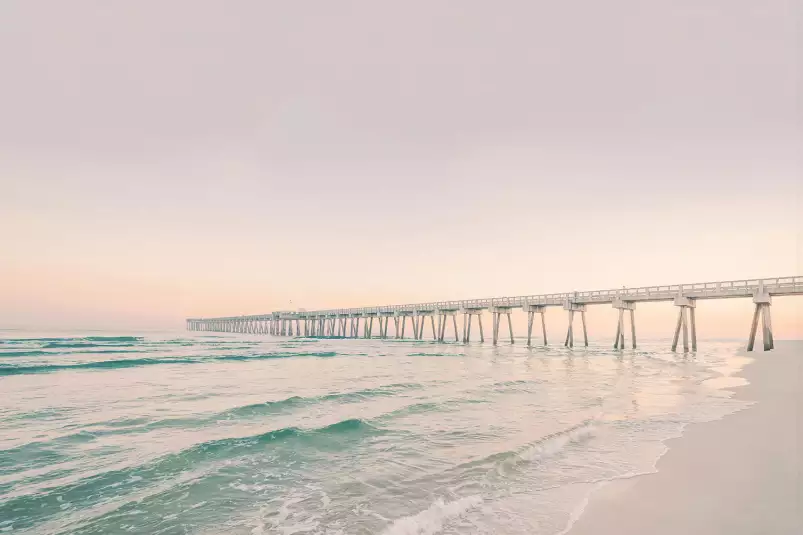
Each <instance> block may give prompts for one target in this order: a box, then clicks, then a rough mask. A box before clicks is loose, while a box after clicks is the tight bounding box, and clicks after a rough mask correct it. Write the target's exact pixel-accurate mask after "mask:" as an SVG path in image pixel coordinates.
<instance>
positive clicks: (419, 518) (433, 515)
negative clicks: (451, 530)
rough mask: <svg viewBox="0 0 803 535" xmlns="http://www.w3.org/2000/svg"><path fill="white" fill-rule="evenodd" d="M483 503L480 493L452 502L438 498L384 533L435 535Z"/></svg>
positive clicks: (397, 522) (395, 523)
mask: <svg viewBox="0 0 803 535" xmlns="http://www.w3.org/2000/svg"><path fill="white" fill-rule="evenodd" d="M481 503H482V498H481V497H480V496H478V495H474V496H466V497H464V498H460V499H457V500H454V501H451V502H445V501H444V500H443V499H442V498H438V499H437V500H435V502H433V504H432V505H430V506H429V507H428V508H427V509H424V510H423V511H421V512H420V513H417V514H414V515H410V516H405V517H402V518H399V519H397V520H395V521H394V522H393V524H391V525H390V526H389V527H388V528H387V529H385V530H384V531H383V532H382V534H383V535H434V534H435V533H438V532H440V531H442V530H443V527H444V525H445V524H446V523H447V522H448V521H449V520H452V519H454V518H457V517H459V516H461V515H463V514H465V513H466V512H468V511H469V510H470V509H472V508H474V507H477V506H478V505H480V504H481Z"/></svg>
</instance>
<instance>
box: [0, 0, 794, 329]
mask: <svg viewBox="0 0 803 535" xmlns="http://www.w3.org/2000/svg"><path fill="white" fill-rule="evenodd" d="M796 4H797V3H796V2H794V1H793V0H789V1H781V0H763V1H761V2H755V1H753V0H750V1H748V0H675V1H673V2H643V1H640V0H608V1H606V2H598V1H592V0H569V1H566V2H546V1H541V0H529V1H512V0H511V1H506V2H487V1H479V0H462V1H457V0H454V1H442V0H440V1H439V0H428V1H419V0H408V1H406V2H394V3H390V2H371V1H350V0H342V1H338V2H330V1H320V0H310V1H307V2H265V1H256V0H254V1H251V0H239V1H222V0H221V1H210V0H166V1H162V2H155V1H154V2H150V1H145V2H106V1H100V0H98V1H89V0H74V1H72V2H60V1H56V0H52V1H43V0H4V1H3V2H0V66H2V67H0V68H1V69H2V74H0V77H2V82H0V242H1V243H2V245H1V246H0V247H2V248H1V249H0V328H2V327H7V328H17V327H52V328H59V327H63V328H91V327H97V328H121V329H122V328H143V329H144V328H183V325H184V323H183V320H184V318H185V317H188V316H193V317H197V316H216V315H217V316H223V315H235V314H250V313H264V312H269V311H271V310H276V309H288V308H296V307H302V308H306V309H308V310H312V309H316V308H330V307H347V306H363V305H376V304H391V303H411V302H417V301H431V300H440V299H460V298H473V297H487V296H502V295H522V294H536V293H542V292H543V293H546V292H563V291H572V290H593V289H603V288H614V287H621V286H630V287H633V286H642V285H651V284H674V283H687V282H689V283H690V282H703V281H714V280H733V279H741V278H754V277H776V276H790V275H799V274H803V269H801V266H803V218H802V216H801V214H802V213H803V200H802V199H803V193H802V192H801V189H802V188H803V186H801V182H802V181H803V179H802V178H801V176H802V175H801V150H800V149H801V141H802V140H803V138H802V137H801V106H800V97H799V95H800V94H801V88H800V82H799V80H800V76H799V75H800V68H801V63H800V59H801V58H800V53H799V51H798V50H799V44H800V30H799V27H798V26H796V23H797V20H798V18H799V17H797V15H798V14H799V13H797V11H798V6H797V5H796ZM777 301H778V302H777V303H776V304H775V305H773V306H774V308H775V312H774V315H773V324H774V327H775V329H776V333H777V334H776V336H781V337H783V336H786V337H791V336H798V337H799V336H803V312H802V311H803V298H787V299H778V300H777ZM706 306H710V310H711V314H710V316H709V317H708V325H707V328H706V329H701V336H705V335H710V336H742V335H744V334H746V330H747V326H748V324H749V321H750V313H751V311H750V306H752V305H751V303H750V302H749V300H745V301H740V302H738V303H737V302H735V301H729V302H727V303H717V304H710V305H709V304H706ZM647 308H648V309H649V308H650V307H647ZM675 313H676V311H675V310H673V307H672V306H670V305H668V304H664V305H660V306H658V307H656V308H655V309H654V312H652V313H647V312H644V319H643V321H642V323H641V326H643V327H642V328H643V329H644V332H646V333H647V334H666V335H667V336H669V335H671V331H672V328H673V324H672V323H673V320H674V314H675ZM594 314H595V315H597V316H598V320H595V321H593V322H592V324H591V325H590V326H589V329H590V331H591V332H592V334H594V333H597V332H599V333H608V332H609V331H611V329H613V328H614V326H615V321H616V320H615V312H614V311H613V310H611V309H609V308H605V309H604V310H599V311H596V312H595V313H594ZM561 318H562V316H561ZM670 318H671V319H670ZM517 321H520V320H517ZM559 321H561V319H559V318H558V317H557V316H556V319H555V322H559ZM698 321H703V320H701V319H698Z"/></svg>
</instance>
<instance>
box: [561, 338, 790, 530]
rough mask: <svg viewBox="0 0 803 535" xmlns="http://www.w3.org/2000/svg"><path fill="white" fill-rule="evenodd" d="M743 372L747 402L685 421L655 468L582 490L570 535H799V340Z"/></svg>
mask: <svg viewBox="0 0 803 535" xmlns="http://www.w3.org/2000/svg"><path fill="white" fill-rule="evenodd" d="M745 355H749V356H751V357H752V358H754V359H755V360H754V362H752V363H750V364H748V365H747V366H746V368H745V369H744V370H743V371H742V375H743V376H744V377H745V378H746V379H747V380H748V381H749V383H750V384H749V385H746V386H743V387H735V388H733V389H732V390H733V391H734V392H736V394H735V395H736V397H738V398H740V399H745V400H749V401H754V402H756V403H755V404H754V405H752V406H751V407H749V408H747V409H745V410H742V411H740V412H737V413H735V414H732V415H729V416H726V417H725V418H724V419H722V420H718V421H714V422H709V423H703V424H691V425H689V426H688V427H687V428H686V430H685V432H684V434H683V436H682V437H680V438H677V439H674V440H671V441H669V442H668V444H667V445H668V446H669V451H668V452H667V453H666V454H665V455H664V456H663V457H662V458H661V459H660V460H659V461H658V466H657V468H658V472H657V473H655V474H649V475H644V476H638V477H635V478H633V479H629V480H621V481H616V482H613V483H610V484H607V485H605V486H603V487H601V488H600V489H599V490H597V491H596V492H594V493H593V494H592V495H591V498H590V500H589V503H588V505H587V507H586V509H585V511H584V512H583V514H582V515H581V516H580V518H579V519H578V520H577V522H576V523H575V524H574V525H573V526H572V528H571V529H570V530H569V532H568V533H569V535H608V534H611V535H612V534H616V535H629V534H640V535H641V534H647V533H649V534H653V535H655V534H672V535H677V534H693V535H707V534H728V535H743V534H744V535H747V534H750V535H753V534H762V535H764V534H767V535H773V534H783V535H787V534H789V535H792V534H803V472H801V470H803V341H778V342H776V349H775V350H773V351H770V352H766V353H765V352H762V351H756V352H754V353H745Z"/></svg>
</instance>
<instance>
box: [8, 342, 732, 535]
mask: <svg viewBox="0 0 803 535" xmlns="http://www.w3.org/2000/svg"><path fill="white" fill-rule="evenodd" d="M520 342H521V341H519V343H518V344H516V345H514V346H508V345H504V346H499V347H498V348H493V347H491V346H490V345H489V344H482V345H481V344H470V345H468V346H465V345H462V344H448V343H447V344H436V343H432V342H414V341H393V340H388V341H378V340H336V339H332V340H312V339H287V338H284V339H282V338H272V337H267V336H248V335H233V334H232V335H225V334H223V335H208V334H207V335H203V334H200V333H184V332H176V333H150V334H145V335H137V334H136V333H134V334H132V333H77V332H76V333H68V334H65V333H55V334H54V333H26V332H22V331H16V332H12V331H7V332H4V333H0V399H2V404H0V532H13V533H48V534H49V533H80V534H89V533H104V534H105V533H147V534H156V533H161V534H174V533H175V534H182V533H200V534H213V533H235V534H239V533H243V534H261V533H281V534H288V535H289V534H293V533H330V534H340V533H342V534H352V533H386V534H434V533H444V534H455V533H514V534H515V533H544V534H558V533H563V532H565V530H566V529H567V528H568V527H569V526H570V525H571V523H572V521H573V519H575V518H577V516H578V515H580V514H582V510H583V506H584V504H585V502H586V500H587V498H588V496H589V494H590V493H591V492H592V491H593V490H594V489H595V488H597V487H598V486H600V485H602V484H604V483H605V482H608V481H612V480H615V479H618V478H623V477H632V476H633V475H635V474H641V473H647V472H650V471H653V470H654V467H655V463H656V461H657V460H658V458H659V457H660V456H661V455H662V454H663V453H664V452H665V449H666V447H665V446H664V441H666V440H667V439H668V438H671V437H676V436H678V435H679V434H681V432H682V429H683V427H684V426H685V425H686V424H688V423H689V422H697V421H707V420H713V419H717V418H721V417H722V416H724V415H726V414H728V413H730V412H733V411H735V410H738V409H740V408H742V407H743V406H744V402H741V401H738V400H734V399H731V394H730V392H729V391H727V390H724V389H723V387H725V386H732V385H733V384H735V382H736V381H737V379H735V378H730V377H731V376H732V375H733V374H735V373H737V372H738V370H739V369H740V368H741V367H742V366H743V365H744V364H745V363H746V359H745V358H743V357H739V356H737V351H738V349H739V344H737V343H727V342H701V344H700V345H701V347H703V348H704V349H705V350H704V351H701V352H700V353H697V354H694V355H687V356H684V355H682V354H673V353H671V352H669V351H667V350H666V348H667V347H668V342H666V341H661V342H656V343H646V344H645V345H644V348H643V349H639V350H637V351H629V350H628V351H624V352H616V351H614V350H613V349H611V348H609V347H608V346H605V347H602V346H600V347H594V346H592V347H591V348H589V349H585V348H580V349H578V348H575V349H574V350H567V349H564V348H562V347H550V348H546V349H545V348H533V349H527V348H526V347H523V344H521V343H520Z"/></svg>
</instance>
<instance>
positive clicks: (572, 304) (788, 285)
mask: <svg viewBox="0 0 803 535" xmlns="http://www.w3.org/2000/svg"><path fill="white" fill-rule="evenodd" d="M784 295H803V276H800V277H777V278H771V279H746V280H737V281H718V282H702V283H693V284H673V285H667V286H645V287H641V288H621V289H613V290H593V291H585V292H568V293H552V294H543V295H523V296H516V297H491V298H485V299H466V300H459V301H437V302H431V303H415V304H406V305H384V306H373V307H360V308H341V309H329V310H312V311H304V310H299V311H276V312H270V313H268V314H257V315H249V316H229V317H219V318H188V319H187V320H186V327H187V329H188V330H190V331H212V332H232V333H247V334H270V335H273V336H299V337H321V338H323V337H342V338H379V339H387V338H388V337H389V336H388V324H389V322H390V320H391V318H392V319H393V325H394V335H393V338H394V339H404V338H405V332H406V327H407V324H408V323H409V324H410V327H411V331H410V335H411V337H412V338H413V339H414V340H423V339H425V337H427V335H426V327H427V325H429V327H430V329H431V339H432V340H434V341H438V342H444V341H446V340H448V339H450V338H449V335H448V331H449V328H450V327H451V329H452V330H453V334H454V339H455V342H459V341H461V340H462V342H463V343H468V342H470V341H471V327H472V324H474V323H476V324H477V327H478V330H479V332H478V334H479V341H480V342H485V332H484V330H483V324H482V318H483V313H484V312H489V313H490V314H491V333H492V335H491V340H492V343H493V344H494V345H496V344H498V343H499V341H500V339H504V338H505V336H504V334H502V333H500V331H503V330H505V329H504V327H505V325H506V326H507V331H508V334H509V343H511V344H513V343H515V340H514V338H513V323H512V319H511V314H512V313H513V312H514V311H518V310H521V311H523V312H524V313H526V314H527V345H528V346H531V345H532V343H533V328H534V327H535V328H537V323H536V321H535V320H536V317H537V316H540V321H539V322H538V323H540V326H541V335H542V336H541V338H542V339H543V345H547V343H548V342H547V333H546V320H545V318H544V311H545V309H546V308H547V307H562V308H563V309H564V310H565V311H566V317H567V330H566V338H565V340H564V342H563V345H564V346H566V347H574V342H575V332H574V324H575V319H576V317H575V315H576V314H577V315H579V316H580V324H581V327H582V336H583V345H584V346H588V332H587V330H586V309H587V307H588V306H591V305H605V304H608V305H611V306H612V308H613V309H614V310H616V311H618V321H617V322H616V325H615V333H616V334H615V335H614V336H613V347H614V349H624V348H625V333H626V328H625V324H626V323H629V327H630V329H629V330H630V345H631V347H632V348H633V349H635V348H636V313H635V312H636V305H637V304H638V303H640V302H641V303H644V302H659V301H665V302H671V303H672V304H673V305H674V306H675V307H677V309H678V316H677V318H678V319H677V323H676V324H675V330H674V336H673V339H672V351H676V350H677V348H678V344H679V342H680V340H681V333H682V343H683V345H682V347H683V351H684V352H688V351H690V350H691V351H697V326H696V324H695V308H696V304H697V301H698V300H704V299H736V298H750V299H752V300H753V303H754V304H755V309H754V313H753V317H752V322H751V323H750V329H749V335H748V339H747V350H748V351H752V350H753V347H754V345H755V341H756V336H757V333H758V324H759V321H760V323H761V336H762V342H763V345H764V350H765V351H769V350H771V349H773V347H774V345H775V344H774V341H773V334H772V316H771V308H772V307H771V305H772V298H773V296H784ZM458 316H462V329H458V321H457V317H458ZM475 316H476V321H475V320H474V317H475ZM408 320H409V321H408ZM374 322H376V324H377V325H378V331H376V333H375V332H374ZM461 335H462V336H461ZM536 338H538V337H536Z"/></svg>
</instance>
